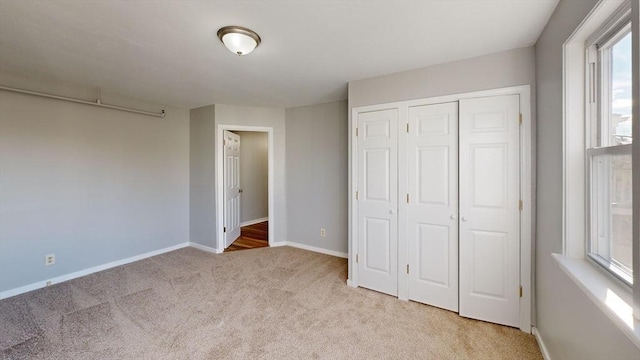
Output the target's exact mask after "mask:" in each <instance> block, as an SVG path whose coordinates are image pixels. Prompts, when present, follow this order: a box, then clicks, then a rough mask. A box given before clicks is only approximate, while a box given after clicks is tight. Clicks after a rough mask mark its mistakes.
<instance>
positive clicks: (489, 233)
mask: <svg viewBox="0 0 640 360" xmlns="http://www.w3.org/2000/svg"><path fill="white" fill-rule="evenodd" d="M519 115H520V109H519V96H518V95H509V96H496V97H486V98H477V99H469V100H461V101H460V125H459V126H460V139H459V141H460V149H459V150H460V165H459V166H460V315H462V316H465V317H470V318H475V319H480V320H485V321H490V322H494V323H499V324H504V325H509V326H514V327H517V326H518V320H519V306H520V296H519V289H520V280H519V279H520V208H519V204H520V189H519V182H520V179H519V174H520V160H519V158H520V154H519V148H520V146H519V137H520V136H519V134H520V126H519Z"/></svg>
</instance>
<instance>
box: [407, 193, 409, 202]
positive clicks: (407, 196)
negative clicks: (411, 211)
mask: <svg viewBox="0 0 640 360" xmlns="http://www.w3.org/2000/svg"><path fill="white" fill-rule="evenodd" d="M408 203H409V194H407V204H408Z"/></svg>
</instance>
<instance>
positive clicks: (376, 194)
mask: <svg viewBox="0 0 640 360" xmlns="http://www.w3.org/2000/svg"><path fill="white" fill-rule="evenodd" d="M357 116H358V119H357V120H358V134H357V140H356V141H357V161H358V173H357V179H358V189H357V191H358V199H357V202H358V215H357V216H358V254H357V261H358V283H359V285H360V286H363V287H366V288H369V289H373V290H377V291H380V292H383V293H386V294H390V295H395V296H397V295H398V211H397V210H398V134H397V133H398V110H397V109H390V110H380V111H371V112H365V113H359V114H358V115H357Z"/></svg>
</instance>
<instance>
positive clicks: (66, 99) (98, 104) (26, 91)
mask: <svg viewBox="0 0 640 360" xmlns="http://www.w3.org/2000/svg"><path fill="white" fill-rule="evenodd" d="M0 90H6V91H13V92H17V93H21V94H27V95H35V96H42V97H46V98H51V99H58V100H64V101H70V102H75V103H79V104H85V105H93V106H99V107H103V108H108V109H114V110H121V111H128V112H132V113H136V114H142V115H149V116H155V117H160V118H163V117H164V110H162V112H160V113H154V112H150V111H143V110H136V109H130V108H126V107H122V106H116V105H109V104H103V103H102V102H100V99H98V100H96V102H92V101H87V100H81V99H74V98H70V97H65V96H58V95H51V94H45V93H41V92H37V91H30V90H22V89H16V88H11V87H7V86H1V85H0Z"/></svg>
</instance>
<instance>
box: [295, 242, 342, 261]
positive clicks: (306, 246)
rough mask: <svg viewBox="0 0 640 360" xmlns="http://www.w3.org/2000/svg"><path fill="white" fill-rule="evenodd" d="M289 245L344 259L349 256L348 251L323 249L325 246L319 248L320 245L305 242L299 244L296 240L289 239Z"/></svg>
mask: <svg viewBox="0 0 640 360" xmlns="http://www.w3.org/2000/svg"><path fill="white" fill-rule="evenodd" d="M285 244H286V245H287V246H291V247H294V248H298V249H303V250H309V251H313V252H317V253H321V254H325V255H331V256H337V257H340V258H343V259H346V258H348V257H349V256H348V255H347V253H342V252H338V251H333V250H327V249H323V248H319V247H315V246H310V245H305V244H298V243H295V242H291V241H287V242H286V243H285Z"/></svg>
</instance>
